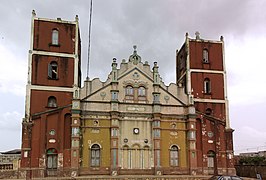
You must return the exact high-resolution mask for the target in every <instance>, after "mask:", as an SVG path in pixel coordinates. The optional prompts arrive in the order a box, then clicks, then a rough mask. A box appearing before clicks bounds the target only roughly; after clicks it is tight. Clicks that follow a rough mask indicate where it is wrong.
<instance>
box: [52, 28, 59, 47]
mask: <svg viewBox="0 0 266 180" xmlns="http://www.w3.org/2000/svg"><path fill="white" fill-rule="evenodd" d="M52 45H58V30H57V29H54V30H53V31H52Z"/></svg>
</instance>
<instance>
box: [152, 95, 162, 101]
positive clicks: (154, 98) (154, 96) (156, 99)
mask: <svg viewBox="0 0 266 180" xmlns="http://www.w3.org/2000/svg"><path fill="white" fill-rule="evenodd" d="M153 101H154V102H160V94H153Z"/></svg>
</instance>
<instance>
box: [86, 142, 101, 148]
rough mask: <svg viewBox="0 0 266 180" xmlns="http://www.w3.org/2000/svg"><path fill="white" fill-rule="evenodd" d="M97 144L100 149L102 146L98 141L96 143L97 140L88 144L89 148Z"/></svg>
mask: <svg viewBox="0 0 266 180" xmlns="http://www.w3.org/2000/svg"><path fill="white" fill-rule="evenodd" d="M95 144H96V145H98V146H99V147H100V149H102V146H101V144H100V143H98V142H97V141H96V142H95V143H91V144H90V145H89V149H91V147H92V146H93V145H95Z"/></svg>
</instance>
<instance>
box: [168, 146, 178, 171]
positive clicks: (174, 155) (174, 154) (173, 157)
mask: <svg viewBox="0 0 266 180" xmlns="http://www.w3.org/2000/svg"><path fill="white" fill-rule="evenodd" d="M170 165H171V166H178V147H177V146H176V145H174V146H172V147H171V149H170Z"/></svg>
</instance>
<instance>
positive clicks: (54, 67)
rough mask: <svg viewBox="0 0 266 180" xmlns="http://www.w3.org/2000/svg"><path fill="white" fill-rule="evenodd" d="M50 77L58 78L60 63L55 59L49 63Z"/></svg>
mask: <svg viewBox="0 0 266 180" xmlns="http://www.w3.org/2000/svg"><path fill="white" fill-rule="evenodd" d="M48 77H49V78H50V79H58V65H57V62H55V61H53V62H51V63H50V64H49V65H48Z"/></svg>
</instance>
